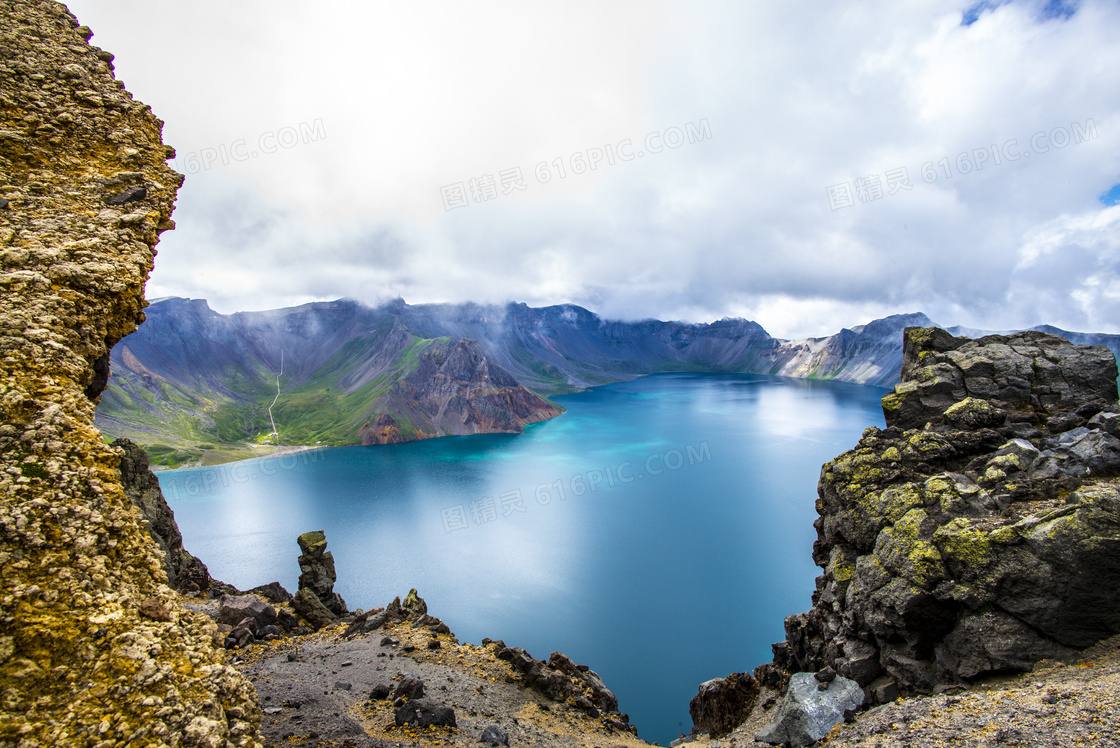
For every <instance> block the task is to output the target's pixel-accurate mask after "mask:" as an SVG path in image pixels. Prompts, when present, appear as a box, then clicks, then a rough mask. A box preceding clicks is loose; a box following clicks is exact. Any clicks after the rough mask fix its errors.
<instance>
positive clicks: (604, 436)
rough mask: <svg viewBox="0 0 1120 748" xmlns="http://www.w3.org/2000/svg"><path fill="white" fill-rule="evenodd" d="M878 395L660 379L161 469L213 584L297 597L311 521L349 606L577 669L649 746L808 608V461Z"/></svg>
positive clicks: (721, 378) (820, 386)
mask: <svg viewBox="0 0 1120 748" xmlns="http://www.w3.org/2000/svg"><path fill="white" fill-rule="evenodd" d="M883 393H884V391H883V390H881V389H878V388H872V387H862V386H858V385H850V384H842V383H832V382H815V381H806V380H797V379H784V378H778V377H766V376H758V375H745V374H744V375H705V374H659V375H655V376H650V377H644V378H642V379H638V380H635V381H633V382H625V383H619V384H613V385H608V386H604V387H598V388H595V389H594V390H591V391H589V392H584V393H579V394H575V395H566V396H563V397H558V398H556V400H557V402H559V403H561V404H562V405H563V406H564V407H566V408H567V409H568V412H567V413H566V414H565V415H563V416H561V417H559V418H555V419H553V420H551V421H548V422H546V423H541V424H537V425H534V426H531V427H530V428H528V429H527V430H526V431H525V433H524V434H521V435H483V436H471V437H449V438H443V439H433V440H429V441H425V442H417V443H412V444H399V445H393V446H385V447H344V448H334V449H326V450H317V451H315V452H310V453H305V454H304V455H300V456H289V457H287V458H285V459H283V460H279V459H272V460H253V461H248V462H243V463H236V464H235V465H232V466H231V465H225V466H221V467H218V468H197V469H189V470H175V471H167V472H163V473H160V475H159V478H160V483H161V485H162V487H163V490H164V493H165V495H166V496H167V499H168V502H169V503H170V505H171V508H172V509H173V510H174V511H175V516H176V519H177V520H178V522H179V527H180V528H181V530H182V532H183V536H184V542H185V544H186V546H187V548H188V550H190V551H191V552H192V553H194V554H195V555H197V556H199V557H200V558H201V559H202V560H203V561H204V562H205V563H206V564H207V565H208V566H209V568H210V573H211V574H212V575H213V576H214V577H216V578H218V579H221V580H223V581H226V582H229V583H230V584H233V585H235V586H237V587H240V588H242V589H245V588H249V587H254V586H256V585H259V584H263V583H266V582H270V581H273V580H279V581H280V583H281V584H283V585H284V586H285V587H286V588H287V589H289V590H290V591H293V592H294V591H295V589H296V587H297V583H296V580H297V578H298V576H299V566H298V564H297V563H296V558H297V556H298V555H299V548H298V546H297V545H296V536H297V535H299V534H300V533H302V532H305V531H307V530H314V529H322V530H325V531H326V534H327V540H328V542H329V548H330V550H331V551H332V552H333V553H334V557H335V563H336V565H337V568H338V583H337V584H336V585H335V589H336V590H337V591H339V592H340V593H341V594H342V595H343V597H344V598H345V599H346V602H347V604H348V606H349V607H350V608H351V609H354V608H359V607H361V608H369V607H373V606H375V605H384V604H386V603H387V602H389V601H390V600H391V599H392V598H393V597H394V596H397V595H401V596H402V597H403V595H404V594H405V593H406V592H407V591H408V589H409V588H410V587H416V588H418V589H419V591H420V594H421V595H422V596H423V597H424V598H425V599H426V600H427V602H428V608H429V610H430V612H431V613H432V614H433V615H436V616H439V617H440V618H443V619H444V620H446V621H447V622H448V623H449V625H450V626H451V627H452V630H453V631H455V633H456V634H457V635H458V636H459V638H460V639H461V640H463V641H468V642H472V643H476V644H477V643H478V642H479V641H480V640H481V639H482V638H483V637H484V636H488V637H490V638H492V639H504V640H505V641H506V642H507V643H508V644H510V645H514V646H522V647H525V648H526V649H528V650H529V652H530V654H532V655H533V656H534V657H537V658H542V659H547V658H548V655H549V653H550V652H553V651H560V652H564V653H566V654H568V655H569V656H571V657H572V658H573V659H575V660H576V661H577V662H582V663H586V664H589V665H590V666H591V667H592V668H593V669H595V670H596V671H598V672H599V674H600V675H602V676H603V678H604V679H605V680H606V683H607V685H608V686H610V687H611V688H612V689H613V690H614V691H615V693H616V694H617V695H618V698H619V708H620V709H621V710H622V711H625V712H627V713H629V714H630V717H631V721H632V722H633V723H634V724H636V725H637V726H638V729H639V735H640V736H641V737H643V738H645V739H647V740H651V741H652V740H657V741H659V742H660V743H661V744H662V745H665V744H666V743H667V742H668V741H669V740H672V739H673V738H675V737H676V736H677V735H678V734H679V733H681V732H688V730H689V729H690V727H691V720H690V719H689V715H688V702H689V700H690V699H691V698H692V696H694V695H695V693H696V687H697V686H698V685H699V684H700V683H701V682H703V681H705V680H708V679H709V678H715V677H720V676H724V675H727V674H728V673H731V672H734V671H740V670H749V669H753V668H754V667H755V666H756V665H758V664H760V663H762V662H765V661H768V660H769V659H770V657H771V653H770V644H771V643H772V642H775V641H778V640H779V639H781V638H783V636H784V634H783V631H782V620H783V618H784V617H785V616H786V615H789V614H790V613H795V612H798V611H801V610H805V609H807V608H808V607H809V604H810V599H809V597H810V594H811V592H812V590H813V580H814V578H815V576H816V573H817V568H816V567H815V566H813V562H812V559H811V558H810V552H811V548H812V543H813V540H814V538H815V532H814V530H813V526H812V523H813V520H814V519H815V517H816V513H815V511H814V500H815V497H816V481H817V477H818V475H819V472H820V466H821V464H822V463H823V462H825V461H827V460H829V459H831V458H832V457H834V456H836V455H837V454H839V453H840V452H842V451H844V450H846V449H849V448H851V447H853V446H854V445H855V442H856V440H857V439H858V438H859V435H860V434H861V433H862V431H863V429H865V428H866V427H868V426H883V417H882V412H881V410H880V408H879V398H880V397H881V396H882V395H883ZM280 428H281V432H283V425H282V424H281V426H280Z"/></svg>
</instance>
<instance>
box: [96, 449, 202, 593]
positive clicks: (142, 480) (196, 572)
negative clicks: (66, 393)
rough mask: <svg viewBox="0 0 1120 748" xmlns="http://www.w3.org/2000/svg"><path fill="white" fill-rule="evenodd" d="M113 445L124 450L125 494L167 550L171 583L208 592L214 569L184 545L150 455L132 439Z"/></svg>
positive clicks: (165, 556) (165, 564) (183, 589)
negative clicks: (208, 566)
mask: <svg viewBox="0 0 1120 748" xmlns="http://www.w3.org/2000/svg"><path fill="white" fill-rule="evenodd" d="M112 446H114V447H120V448H121V449H123V450H124V456H123V457H121V467H120V471H121V485H122V486H123V487H124V492H125V495H127V496H128V498H130V499H131V500H132V503H133V504H135V505H136V507H137V508H138V509H139V510H140V515H141V516H142V517H143V518H144V520H145V522H146V524H147V529H148V534H150V535H151V536H152V539H153V540H155V541H156V545H158V546H159V549H160V551H161V552H162V553H163V568H164V571H166V572H167V583H168V585H169V586H170V587H171V588H172V589H175V590H178V591H180V592H206V591H207V590H208V589H209V588H210V582H211V579H210V573H209V572H208V571H207V569H206V564H204V563H202V562H201V561H199V560H198V559H197V558H195V557H194V556H192V555H191V554H190V553H187V549H186V548H184V547H183V535H182V533H180V532H179V525H178V524H176V523H175V513H174V512H172V511H171V507H169V506H168V505H167V501H166V500H165V499H164V498H163V493H162V492H161V491H160V489H159V481H158V480H157V479H156V476H155V473H153V472H152V471H151V469H150V468H149V466H148V465H149V463H148V455H147V454H145V452H144V450H142V449H140V447H138V446H137V445H135V444H133V443H132V442H130V441H129V440H128V439H117V440H116V441H115V442H113V444H112Z"/></svg>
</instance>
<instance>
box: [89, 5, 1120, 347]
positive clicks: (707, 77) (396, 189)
mask: <svg viewBox="0 0 1120 748" xmlns="http://www.w3.org/2000/svg"><path fill="white" fill-rule="evenodd" d="M68 6H69V7H70V9H71V10H72V11H73V12H74V13H75V15H76V16H77V17H78V19H79V21H80V22H82V23H84V24H86V25H88V26H90V27H91V28H92V29H93V31H94V36H93V38H92V40H91V41H92V43H93V44H96V45H98V46H100V47H102V48H104V49H107V50H108V51H110V52H112V53H113V54H115V55H116V59H115V62H114V64H115V68H116V73H117V76H118V77H119V78H120V79H121V80H122V81H124V83H125V85H126V86H127V87H128V89H129V90H130V91H131V92H132V94H133V95H134V96H135V97H136V98H138V99H140V100H141V101H143V102H145V103H147V104H149V105H151V107H152V109H153V111H154V112H155V113H156V115H157V116H159V117H160V118H162V119H163V120H164V122H165V125H164V140H165V142H166V143H168V144H169V145H172V146H173V147H174V148H175V149H176V151H177V153H176V157H175V159H173V160H172V161H171V163H172V165H173V166H174V167H175V168H176V169H178V170H179V171H181V172H183V173H184V174H186V181H185V183H184V185H183V187H182V189H181V190H180V192H179V197H178V201H177V204H176V210H175V215H174V219H175V222H176V224H177V228H176V229H175V230H174V231H171V232H167V233H165V234H164V235H163V238H162V239H161V241H160V244H159V246H158V252H159V254H158V256H157V258H156V266H155V270H154V272H153V274H152V276H151V279H150V281H149V283H148V287H147V295H148V297H149V298H158V297H162V296H187V297H192V298H205V299H207V300H209V302H210V306H211V307H213V308H214V309H216V310H218V311H221V312H226V313H228V312H233V311H244V310H259V309H270V308H277V307H284V306H292V305H296V304H301V303H305V302H308V301H317V300H330V299H336V298H341V297H349V298H354V299H358V300H361V301H363V302H366V303H369V304H377V303H380V302H384V301H387V300H390V299H395V298H398V297H401V298H404V299H405V300H406V301H408V302H409V303H413V304H415V303H427V302H462V301H475V302H479V303H503V302H506V301H511V300H512V301H522V302H525V303H528V304H530V305H531V306H543V305H548V304H558V303H574V304H579V305H581V306H584V307H587V308H589V309H591V310H592V311H595V312H597V313H598V314H600V315H602V316H604V317H607V318H611V319H627V320H632V319H641V318H649V317H654V318H658V319H677V320H684V321H693V322H705V321H712V320H716V319H719V318H722V317H744V318H747V319H752V320H755V321H756V322H758V323H759V324H761V325H762V326H763V327H765V328H766V329H767V331H769V332H770V333H771V334H773V335H775V336H778V337H783V338H800V337H805V336H813V335H826V334H831V333H834V332H836V331H837V330H839V329H840V328H841V327H851V326H854V325H857V324H862V323H866V322H868V321H870V320H872V319H874V318H877V317H883V316H886V315H888V314H896V313H906V312H915V311H924V312H926V313H927V314H929V315H930V316H931V317H932V318H933V319H934V320H936V321H937V322H939V323H941V324H944V325H954V324H961V325H965V326H968V327H973V328H983V329H993V330H995V329H998V330H1006V329H1014V328H1022V327H1027V326H1031V325H1037V324H1043V323H1047V324H1054V325H1057V326H1059V327H1063V328H1065V329H1070V330H1079V331H1092V332H1112V333H1117V332H1120V205H1118V204H1117V203H1118V201H1120V188H1118V187H1117V185H1118V184H1120V75H1118V73H1117V71H1118V70H1120V2H1117V0H1081V1H1080V2H1070V1H1067V2H1056V1H1055V0H1011V1H1003V2H1000V1H999V0H987V1H986V2H980V3H976V2H974V0H968V1H966V2H952V1H948V0H889V1H884V2H852V3H828V2H822V1H819V0H818V2H812V3H810V2H800V1H798V0H792V1H790V2H781V3H777V2H768V3H762V2H728V3H721V2H705V3H697V2H656V1H650V0H642V1H641V2H611V3H603V2H565V3H562V4H561V3H544V2H536V3H526V2H482V3H470V4H466V3H453V2H441V3H428V2H410V3H382V2H360V3H358V2H353V3H352V2H331V3H296V2H290V1H289V0H270V1H269V2H258V1H256V0H239V2H237V3H229V2H224V1H222V2H219V1H217V0H194V1H192V2H190V3H187V2H177V3H172V2H152V1H151V0H75V1H74V2H69V3H68Z"/></svg>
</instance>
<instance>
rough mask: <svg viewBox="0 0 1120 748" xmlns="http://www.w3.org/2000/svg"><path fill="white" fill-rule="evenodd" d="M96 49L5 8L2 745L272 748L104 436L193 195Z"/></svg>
mask: <svg viewBox="0 0 1120 748" xmlns="http://www.w3.org/2000/svg"><path fill="white" fill-rule="evenodd" d="M91 35H92V32H91V31H90V30H89V29H88V28H86V27H84V26H80V25H79V24H78V22H77V20H75V18H74V17H73V16H72V15H71V14H70V12H69V11H68V10H67V9H66V7H65V6H64V5H62V4H60V3H55V2H50V1H49V0H23V1H21V2H12V1H11V0H3V1H2V2H0V39H2V40H3V45H4V49H5V54H4V56H3V60H2V61H0V68H2V74H0V102H2V106H0V197H3V199H4V201H5V205H4V207H3V208H0V288H2V293H0V325H2V331H0V339H2V344H0V345H2V351H3V353H2V355H3V366H2V368H0V422H2V425H0V493H2V495H3V497H4V498H3V503H2V504H0V566H2V567H3V569H4V573H3V577H2V582H0V585H2V587H0V745H28V746H31V745H67V746H93V745H105V746H111V745H121V746H123V745H135V746H139V745H173V744H179V745H192V744H197V745H208V746H227V745H238V746H255V745H259V743H258V741H257V738H256V735H257V726H258V724H259V721H260V712H259V710H258V708H257V706H256V704H255V695H254V691H253V688H252V686H251V685H250V684H249V683H248V681H246V680H245V679H244V678H243V677H242V676H241V675H239V674H238V673H237V672H236V671H235V670H233V669H232V668H230V667H228V666H227V665H226V661H225V655H224V653H223V652H222V651H220V650H218V649H216V648H215V645H214V641H213V640H214V634H215V628H214V625H213V623H212V622H210V621H209V620H207V619H206V618H205V617H203V616H199V615H196V614H193V613H190V612H188V611H186V610H184V609H182V608H181V607H180V606H179V605H178V603H177V597H176V595H175V594H174V593H173V592H172V590H171V589H170V588H169V587H168V584H167V581H168V579H167V575H166V573H165V572H164V569H163V567H162V564H161V562H160V551H159V549H158V548H157V546H156V544H155V542H154V541H153V539H152V538H151V536H150V535H149V534H148V533H147V532H146V531H145V529H144V528H143V526H142V524H141V520H140V516H139V512H138V511H137V510H136V508H135V507H134V506H133V504H132V502H131V501H130V500H129V499H128V497H126V496H125V494H124V492H123V490H122V487H121V478H120V473H119V463H120V459H121V456H122V451H121V450H120V449H118V448H114V447H110V446H109V445H107V444H105V443H104V440H103V439H102V437H101V434H100V433H99V432H98V431H97V430H96V429H95V428H94V427H93V411H94V404H95V401H96V400H97V398H98V397H99V396H100V393H101V390H102V389H103V388H104V386H105V382H106V379H107V376H108V354H109V349H110V348H111V346H112V345H113V344H114V343H115V342H116V341H118V340H119V339H121V338H122V337H124V336H125V335H127V334H128V333H129V332H131V331H132V330H134V329H135V328H136V325H137V324H138V323H139V322H141V321H142V320H143V312H142V308H143V307H144V305H145V301H144V298H143V290H144V283H145V281H146V280H147V277H148V273H149V272H150V270H151V268H152V258H153V256H154V254H155V249H154V247H155V244H156V242H157V240H158V238H159V234H160V232H162V231H164V230H167V229H169V228H172V227H173V223H172V222H171V212H172V208H173V205H174V200H175V193H176V190H177V188H178V187H179V185H180V184H181V183H182V176H181V175H179V174H177V173H176V172H174V171H173V170H172V169H170V168H169V167H168V166H167V165H166V164H165V160H166V159H167V158H168V157H170V156H172V155H173V154H174V151H173V150H172V149H170V148H169V147H167V146H165V145H164V144H163V142H162V139H161V134H160V132H161V128H162V123H161V122H160V120H159V119H157V118H156V117H155V116H154V115H153V114H152V112H151V110H150V109H149V108H148V107H147V106H146V105H144V104H142V103H140V102H138V101H135V100H134V99H133V98H132V96H131V95H130V94H129V93H128V92H127V91H125V90H124V87H123V85H122V84H121V83H120V82H119V81H118V80H116V79H115V77H114V76H113V72H112V55H110V54H109V53H107V52H104V51H102V50H100V49H98V48H96V47H93V46H91V45H90V44H89V43H88V40H89V38H90V36H91Z"/></svg>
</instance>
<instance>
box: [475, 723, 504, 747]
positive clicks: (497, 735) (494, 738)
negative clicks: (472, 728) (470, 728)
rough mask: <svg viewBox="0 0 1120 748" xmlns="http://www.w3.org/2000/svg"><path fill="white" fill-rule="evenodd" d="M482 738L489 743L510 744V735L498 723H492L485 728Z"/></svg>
mask: <svg viewBox="0 0 1120 748" xmlns="http://www.w3.org/2000/svg"><path fill="white" fill-rule="evenodd" d="M480 740H481V741H482V742H483V743H487V744H488V745H509V735H508V734H507V733H506V731H505V730H503V729H502V728H501V727H500V726H498V725H490V726H488V727H487V728H486V729H485V730H483V731H482V737H481V738H480Z"/></svg>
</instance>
